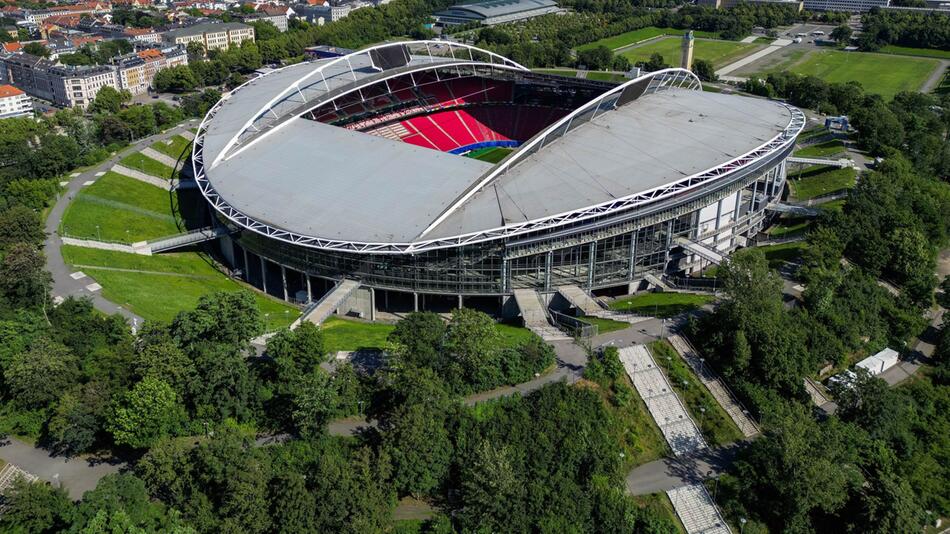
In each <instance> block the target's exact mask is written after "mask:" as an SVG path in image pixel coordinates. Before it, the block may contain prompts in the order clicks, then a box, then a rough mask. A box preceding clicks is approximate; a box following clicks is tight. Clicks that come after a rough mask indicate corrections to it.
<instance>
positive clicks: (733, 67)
mask: <svg viewBox="0 0 950 534" xmlns="http://www.w3.org/2000/svg"><path fill="white" fill-rule="evenodd" d="M753 40H754V39H753ZM790 44H792V41H791V40H790V39H776V40H774V41H772V44H771V45H769V46H768V47H766V48H763V49H762V50H759V51H758V52H756V53H754V54H749V55H748V56H746V57H744V58H742V59H739V60H738V61H734V62H732V63H730V64H728V65H726V66H725V67H723V68H721V69H719V70H717V71H716V76H719V77H723V76H725V75H727V74H729V73H730V72H733V71H737V70H739V69H741V68H742V67H745V66H746V65H749V64H750V63H753V62H755V61H758V60H760V59H762V58H764V57H765V56H767V55H769V54H773V53H775V52H778V51H779V50H781V49H783V48H785V47H786V46H788V45H790Z"/></svg>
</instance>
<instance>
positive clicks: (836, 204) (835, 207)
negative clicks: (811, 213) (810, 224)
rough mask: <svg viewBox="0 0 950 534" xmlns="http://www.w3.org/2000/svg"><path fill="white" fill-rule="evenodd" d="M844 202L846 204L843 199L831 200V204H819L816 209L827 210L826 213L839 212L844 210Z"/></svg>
mask: <svg viewBox="0 0 950 534" xmlns="http://www.w3.org/2000/svg"><path fill="white" fill-rule="evenodd" d="M845 202H847V201H846V200H845V199H843V198H842V199H840V200H832V201H831V202H825V203H824V204H820V205H819V206H818V208H819V209H823V210H827V211H837V212H840V211H841V210H843V209H844V203H845Z"/></svg>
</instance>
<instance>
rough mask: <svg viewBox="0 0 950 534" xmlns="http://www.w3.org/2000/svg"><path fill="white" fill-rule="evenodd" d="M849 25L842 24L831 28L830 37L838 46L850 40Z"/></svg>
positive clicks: (850, 31)
mask: <svg viewBox="0 0 950 534" xmlns="http://www.w3.org/2000/svg"><path fill="white" fill-rule="evenodd" d="M851 33H852V30H851V26H848V25H847V24H842V25H840V26H838V27H836V28H835V29H833V30H831V38H832V39H834V40H835V41H837V43H838V45H839V46H844V45H846V44H848V42H850V41H851Z"/></svg>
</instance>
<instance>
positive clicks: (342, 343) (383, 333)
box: [320, 315, 535, 352]
mask: <svg viewBox="0 0 950 534" xmlns="http://www.w3.org/2000/svg"><path fill="white" fill-rule="evenodd" d="M320 328H321V329H322V330H323V339H324V343H326V346H327V350H328V351H330V352H336V351H340V350H357V349H361V348H363V349H367V348H372V349H382V348H385V347H386V346H388V342H387V341H386V339H387V338H388V337H389V334H390V332H392V331H393V330H394V329H395V328H396V327H395V325H391V324H385V323H371V322H369V321H361V320H359V319H349V318H345V317H339V316H336V315H333V316H330V317H329V318H327V320H326V321H323V324H322V325H321V327H320ZM495 328H496V330H497V331H498V334H499V336H500V337H501V342H502V344H503V345H505V346H516V345H520V344H521V343H522V342H524V341H527V340H529V339H531V338H533V337H535V334H534V332H532V331H530V330H528V329H527V328H521V327H519V326H511V325H506V324H500V323H499V324H496V326H495Z"/></svg>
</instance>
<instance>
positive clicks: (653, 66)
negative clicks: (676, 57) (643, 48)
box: [638, 52, 669, 72]
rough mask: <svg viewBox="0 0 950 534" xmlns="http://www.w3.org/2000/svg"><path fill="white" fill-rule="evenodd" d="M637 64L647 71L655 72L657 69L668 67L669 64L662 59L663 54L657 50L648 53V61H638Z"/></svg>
mask: <svg viewBox="0 0 950 534" xmlns="http://www.w3.org/2000/svg"><path fill="white" fill-rule="evenodd" d="M638 65H639V66H640V67H642V68H643V70H645V71H647V72H656V71H658V70H663V69H666V68H669V65H668V64H667V63H666V61H665V60H664V59H663V56H661V55H660V54H659V53H658V52H654V53H652V54H650V60H649V61H646V62H643V61H641V62H639V63H638Z"/></svg>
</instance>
